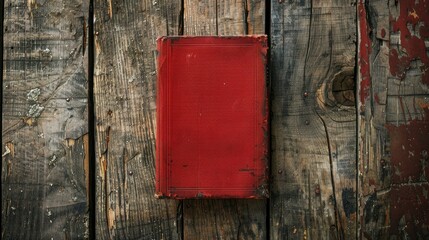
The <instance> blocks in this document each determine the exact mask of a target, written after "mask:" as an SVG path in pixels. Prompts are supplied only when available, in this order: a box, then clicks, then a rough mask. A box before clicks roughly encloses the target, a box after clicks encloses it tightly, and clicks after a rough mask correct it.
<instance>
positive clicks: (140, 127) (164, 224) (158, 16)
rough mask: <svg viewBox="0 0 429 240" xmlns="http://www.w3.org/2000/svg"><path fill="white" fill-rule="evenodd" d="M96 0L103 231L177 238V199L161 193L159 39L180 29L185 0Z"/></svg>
mask: <svg viewBox="0 0 429 240" xmlns="http://www.w3.org/2000/svg"><path fill="white" fill-rule="evenodd" d="M94 5H95V6H94V7H95V8H94V9H95V23H94V24H95V51H96V52H95V69H94V100H95V117H96V119H95V120H96V159H97V183H96V184H97V185H96V189H97V207H96V209H97V214H96V220H97V222H96V233H97V238H98V239H178V238H179V237H180V236H179V234H178V228H179V227H180V226H178V224H177V219H176V218H177V217H179V216H177V213H176V209H177V205H178V202H177V201H174V200H159V199H156V198H155V197H154V194H155V186H154V185H155V129H156V104H155V98H156V95H155V94H156V56H157V54H156V42H155V40H156V38H157V37H159V36H163V35H172V34H178V32H179V14H180V10H181V2H180V1H169V0H157V1H153V0H142V1H131V0H127V1H111V0H109V1H101V0H96V1H95V4H94ZM179 218H180V217H179Z"/></svg>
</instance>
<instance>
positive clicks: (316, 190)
mask: <svg viewBox="0 0 429 240" xmlns="http://www.w3.org/2000/svg"><path fill="white" fill-rule="evenodd" d="M314 193H316V195H320V185H319V184H317V185H316V187H315V188H314Z"/></svg>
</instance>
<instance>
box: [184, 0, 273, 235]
mask: <svg viewBox="0 0 429 240" xmlns="http://www.w3.org/2000/svg"><path fill="white" fill-rule="evenodd" d="M184 3H185V5H184V10H185V11H184V33H185V34H188V35H216V34H219V35H244V34H247V33H252V34H263V33H264V26H265V25H264V21H265V4H264V2H263V1H208V0H204V1H192V0H185V2H184ZM249 26H251V27H249ZM266 203H267V201H265V200H185V201H184V204H183V218H184V224H183V225H184V226H183V233H184V239H265V238H266V236H267V230H266V221H267V219H266V218H267V215H266Z"/></svg>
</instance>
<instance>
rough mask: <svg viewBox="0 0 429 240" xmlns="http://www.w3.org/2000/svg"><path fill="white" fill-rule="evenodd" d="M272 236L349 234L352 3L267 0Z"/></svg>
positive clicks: (352, 201) (352, 214) (352, 202)
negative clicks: (269, 44)
mask: <svg viewBox="0 0 429 240" xmlns="http://www.w3.org/2000/svg"><path fill="white" fill-rule="evenodd" d="M271 22H272V24H271V56H272V58H271V69H270V71H271V85H272V95H271V96H272V97H271V106H272V109H271V110H272V120H271V134H272V135H271V145H272V155H271V158H272V159H271V167H272V168H271V174H272V176H271V180H272V184H271V198H270V210H271V212H270V217H271V222H270V236H271V238H273V239H353V238H355V235H356V221H357V219H356V140H355V139H356V117H355V111H356V110H355V107H354V102H355V100H354V65H355V49H356V43H355V39H356V34H355V33H356V25H355V23H356V18H355V6H353V5H352V4H350V2H347V1H310V0H306V1H304V0H303V1H272V7H271Z"/></svg>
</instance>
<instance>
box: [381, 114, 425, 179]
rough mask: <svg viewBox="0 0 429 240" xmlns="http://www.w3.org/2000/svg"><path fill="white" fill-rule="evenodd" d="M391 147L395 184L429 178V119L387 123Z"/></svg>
mask: <svg viewBox="0 0 429 240" xmlns="http://www.w3.org/2000/svg"><path fill="white" fill-rule="evenodd" d="M387 129H388V132H389V137H390V146H391V147H390V148H391V171H392V178H391V181H392V183H394V184H399V183H410V182H420V181H426V179H428V178H429V159H428V156H429V121H428V120H424V121H422V120H412V121H410V122H408V123H407V124H404V125H400V126H394V125H390V124H389V125H387Z"/></svg>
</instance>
